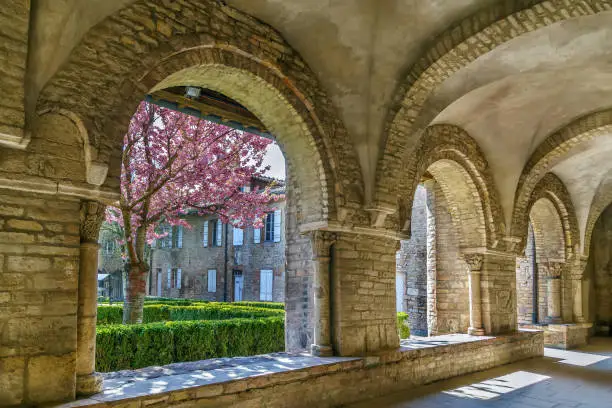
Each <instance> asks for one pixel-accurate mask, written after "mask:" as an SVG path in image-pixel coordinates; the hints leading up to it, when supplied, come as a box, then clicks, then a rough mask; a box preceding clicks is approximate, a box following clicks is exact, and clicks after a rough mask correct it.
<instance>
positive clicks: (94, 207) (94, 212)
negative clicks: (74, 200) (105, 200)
mask: <svg viewBox="0 0 612 408" xmlns="http://www.w3.org/2000/svg"><path fill="white" fill-rule="evenodd" d="M105 210H106V206H105V205H104V204H102V203H99V202H97V201H81V231H80V232H81V242H91V243H97V242H98V235H99V233H100V225H102V221H104V211H105Z"/></svg>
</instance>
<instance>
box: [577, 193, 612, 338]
mask: <svg viewBox="0 0 612 408" xmlns="http://www.w3.org/2000/svg"><path fill="white" fill-rule="evenodd" d="M590 242H591V244H590V249H589V260H588V263H587V267H586V271H585V280H584V282H583V283H582V284H583V288H582V290H583V298H582V299H583V303H584V304H583V310H584V311H585V316H584V317H585V319H586V321H588V322H593V327H594V330H595V334H597V335H601V336H612V205H610V206H608V207H607V208H606V209H605V210H604V211H603V212H602V213H601V215H600V216H599V218H598V219H597V221H596V222H595V226H594V228H593V233H592V236H591V241H590Z"/></svg>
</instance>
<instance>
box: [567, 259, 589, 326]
mask: <svg viewBox="0 0 612 408" xmlns="http://www.w3.org/2000/svg"><path fill="white" fill-rule="evenodd" d="M587 260H588V259H587V258H581V259H578V260H576V261H575V262H574V265H573V266H572V269H573V270H572V274H571V281H572V295H573V296H572V300H573V302H572V310H573V315H574V319H573V320H574V323H585V322H586V319H585V317H584V310H583V306H582V305H583V299H584V293H583V290H582V286H583V285H582V282H583V278H584V271H585V269H586V266H587Z"/></svg>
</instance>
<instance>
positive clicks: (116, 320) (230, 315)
mask: <svg viewBox="0 0 612 408" xmlns="http://www.w3.org/2000/svg"><path fill="white" fill-rule="evenodd" d="M283 315H284V310H282V309H269V308H257V307H249V306H243V305H242V304H240V305H237V304H228V303H205V304H198V305H194V306H175V305H157V304H153V305H151V304H146V305H145V306H144V308H143V323H153V322H163V321H183V320H226V319H236V318H242V319H257V318H264V317H273V316H281V317H282V316H283ZM122 322H123V306H122V305H113V306H110V305H98V320H97V323H98V325H105V324H121V323H122Z"/></svg>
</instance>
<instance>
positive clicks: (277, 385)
mask: <svg viewBox="0 0 612 408" xmlns="http://www.w3.org/2000/svg"><path fill="white" fill-rule="evenodd" d="M450 353H452V355H453V356H452V357H453V358H452V359H451V358H444V357H445V356H447V355H448V354H450ZM543 353H544V347H543V334H542V332H539V331H522V332H518V333H515V334H510V335H505V336H498V337H485V338H481V337H475V336H468V335H448V336H437V337H430V338H415V339H411V340H409V341H403V343H402V347H401V348H400V349H398V350H393V351H387V352H383V353H378V354H375V355H371V356H368V357H364V358H344V357H327V358H319V357H313V356H310V355H296V354H294V355H291V354H286V353H275V354H271V355H263V356H255V357H243V358H230V359H218V360H205V361H201V362H194V363H184V364H187V365H189V364H191V365H193V367H194V368H196V369H195V370H191V371H189V370H183V371H180V370H177V365H170V366H165V367H156V368H150V369H145V371H146V370H155V371H157V372H158V373H159V374H160V375H158V376H151V374H150V373H149V374H146V372H145V371H143V370H134V371H132V372H131V373H132V374H133V378H132V381H129V380H128V381H125V378H124V380H118V378H121V374H119V373H121V372H119V373H116V374H112V375H107V378H108V379H107V380H106V383H105V390H104V391H103V392H102V393H100V394H96V395H93V396H91V397H89V398H87V399H82V400H77V401H73V402H69V403H66V404H61V405H55V406H57V407H61V408H72V407H96V408H102V407H105V408H108V407H118V406H121V407H145V406H150V405H152V404H154V405H155V406H179V405H180V406H181V407H190V406H193V407H196V406H197V407H207V406H210V407H213V406H214V407H223V406H231V405H233V404H237V403H243V404H245V406H262V405H265V406H267V407H276V406H287V402H288V401H291V406H292V407H312V406H317V407H329V406H336V405H339V404H346V403H350V402H355V401H358V400H362V399H364V398H363V395H368V396H369V397H375V396H379V395H383V394H386V393H389V392H394V391H399V390H403V389H407V388H411V387H414V386H418V385H423V384H427V383H430V382H433V381H437V380H441V379H445V378H450V377H453V376H457V375H462V374H467V373H470V372H474V371H480V370H484V369H488V368H492V367H495V366H498V365H502V364H508V363H511V362H514V361H518V360H522V359H525V358H531V357H535V356H541V355H543ZM197 368H200V369H197ZM168 374H170V375H168ZM124 376H128V377H129V373H125V375H124ZM113 381H114V383H113Z"/></svg>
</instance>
